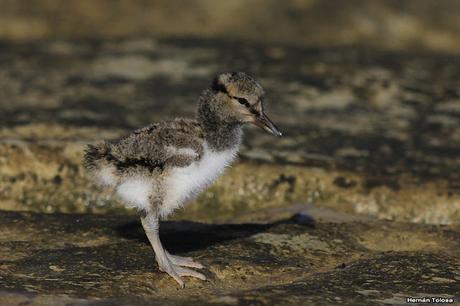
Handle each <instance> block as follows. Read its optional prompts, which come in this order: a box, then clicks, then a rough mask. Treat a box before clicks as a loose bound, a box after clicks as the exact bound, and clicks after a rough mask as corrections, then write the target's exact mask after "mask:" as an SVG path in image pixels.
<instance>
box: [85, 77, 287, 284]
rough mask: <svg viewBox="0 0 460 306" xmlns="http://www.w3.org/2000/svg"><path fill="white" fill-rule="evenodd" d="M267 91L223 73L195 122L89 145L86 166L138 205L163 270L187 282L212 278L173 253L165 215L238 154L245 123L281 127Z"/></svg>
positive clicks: (164, 125) (272, 129) (203, 97)
mask: <svg viewBox="0 0 460 306" xmlns="http://www.w3.org/2000/svg"><path fill="white" fill-rule="evenodd" d="M263 98H264V90H263V89H262V86H261V85H260V84H259V83H257V82H256V81H255V80H254V79H253V78H251V77H250V76H248V75H247V74H245V73H243V72H234V73H223V74H220V75H218V76H216V77H215V79H214V81H213V83H212V86H211V87H210V88H208V89H206V90H205V91H204V92H203V93H202V94H201V97H200V99H199V106H198V114H197V118H196V119H195V120H190V119H180V118H178V119H174V120H170V121H164V122H161V123H154V124H151V125H149V126H146V127H144V128H141V129H138V130H136V131H134V132H133V133H132V134H130V135H128V136H126V137H124V138H121V139H119V140H117V141H102V142H99V143H97V144H96V145H87V147H86V149H85V156H84V165H85V167H86V169H87V170H88V172H89V174H90V175H91V177H92V178H94V180H95V181H96V182H98V183H99V184H100V185H104V186H108V187H112V188H114V189H115V191H116V193H117V195H118V196H119V197H120V199H121V200H122V201H123V203H124V204H125V205H126V206H127V207H132V208H136V209H137V210H138V211H139V212H140V215H141V223H142V226H143V228H144V230H145V233H146V235H147V238H148V240H149V241H150V244H151V245H152V248H153V250H154V252H155V257H156V261H157V263H158V266H159V268H160V270H161V271H163V272H166V273H168V274H169V275H170V276H171V277H173V278H174V279H175V280H176V281H177V282H178V283H179V285H180V286H181V287H184V282H183V280H182V277H183V276H192V277H196V278H199V279H202V280H206V277H205V276H204V275H203V274H202V273H199V272H197V271H196V270H193V269H190V268H196V269H201V268H203V266H202V265H201V264H200V263H198V262H196V261H194V260H193V259H192V258H189V257H180V256H175V255H171V254H170V253H168V251H166V250H165V249H164V248H163V246H162V244H161V241H160V237H159V220H160V219H162V218H166V217H167V216H168V215H169V214H171V213H172V212H173V211H174V210H175V209H177V208H179V207H182V206H183V205H184V204H186V203H187V202H189V201H190V200H192V199H193V198H194V197H195V196H197V195H198V194H199V193H200V192H201V191H203V190H204V189H205V188H206V187H208V186H209V185H210V184H211V183H212V182H213V181H214V180H215V179H216V178H217V177H218V176H219V175H220V174H222V172H223V171H224V169H225V167H226V166H228V165H229V164H230V163H231V162H232V161H233V160H234V158H235V156H236V154H237V152H238V148H239V146H240V143H241V138H242V126H243V125H244V124H245V123H252V124H255V125H257V126H259V127H261V128H263V129H264V130H266V131H268V132H270V133H271V134H273V135H276V136H281V132H280V131H279V130H278V128H277V127H276V126H275V125H274V124H273V123H272V122H271V120H270V119H269V118H268V117H267V116H266V115H265V113H264V108H263Z"/></svg>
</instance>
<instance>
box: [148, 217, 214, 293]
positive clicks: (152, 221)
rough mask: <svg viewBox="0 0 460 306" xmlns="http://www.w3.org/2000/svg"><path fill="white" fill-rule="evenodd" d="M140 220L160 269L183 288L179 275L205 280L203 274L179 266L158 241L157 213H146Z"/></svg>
mask: <svg viewBox="0 0 460 306" xmlns="http://www.w3.org/2000/svg"><path fill="white" fill-rule="evenodd" d="M141 222H142V226H143V228H144V230H145V233H146V235H147V238H148V239H149V241H150V244H151V245H152V248H153V251H154V252H155V257H156V260H157V263H158V266H159V268H160V270H161V271H163V272H166V273H168V274H169V275H170V276H171V277H172V278H174V279H175V280H176V282H177V283H178V284H179V286H181V287H182V288H184V287H185V285H184V281H183V280H182V278H181V276H192V277H196V278H199V279H202V280H206V277H205V276H204V275H203V274H201V273H199V272H196V271H194V270H191V269H187V268H184V267H181V264H180V263H179V262H178V261H177V260H174V259H172V258H174V257H173V256H172V255H169V254H168V253H167V252H166V250H165V249H164V248H163V245H162V244H161V241H160V235H159V219H158V216H157V215H155V214H153V213H151V214H147V215H146V216H145V217H142V218H141ZM170 257H171V259H170Z"/></svg>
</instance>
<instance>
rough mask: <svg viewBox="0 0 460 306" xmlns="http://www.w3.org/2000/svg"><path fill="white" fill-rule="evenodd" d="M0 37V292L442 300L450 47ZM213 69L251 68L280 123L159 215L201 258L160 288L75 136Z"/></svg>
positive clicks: (30, 298) (120, 297) (135, 123)
mask: <svg viewBox="0 0 460 306" xmlns="http://www.w3.org/2000/svg"><path fill="white" fill-rule="evenodd" d="M1 49H2V52H1V53H0V209H2V210H3V211H2V212H0V291H1V294H0V304H1V305H3V304H5V305H20V304H23V303H32V305H49V304H53V303H54V304H59V303H60V304H82V305H87V304H88V303H90V304H96V305H109V304H110V305H114V304H117V303H118V304H119V305H126V304H142V303H144V304H152V305H156V304H159V305H165V304H166V305H167V304H171V305H176V304H181V303H184V302H185V301H187V303H190V304H196V305H203V304H229V305H231V304H251V305H253V304H256V305H259V304H260V305H263V304H270V303H277V304H293V305H298V304H308V303H312V302H314V303H321V302H324V303H328V304H338V303H347V304H350V303H353V304H366V303H367V304H369V305H371V304H372V305H374V304H379V303H380V304H382V303H393V304H395V303H403V302H404V301H405V298H406V296H426V295H430V296H431V295H434V296H442V297H455V298H457V301H458V298H460V297H459V296H455V295H456V294H458V292H460V290H459V289H460V288H459V285H458V284H459V281H460V254H459V243H460V233H459V228H458V224H459V222H460V188H459V186H460V177H459V176H460V174H459V173H460V171H459V170H460V158H459V157H458V154H457V152H458V150H459V149H460V148H459V143H460V142H459V139H460V91H459V88H460V86H459V85H460V84H459V83H460V57H456V56H446V55H428V54H417V53H413V52H412V53H390V52H378V51H372V50H366V49H352V48H327V49H326V48H324V49H313V48H310V49H309V48H300V47H288V46H284V45H280V44H265V45H260V44H259V45H258V44H250V43H242V42H239V41H228V40H227V41H223V40H218V39H209V40H203V39H181V38H177V39H160V40H154V39H150V38H144V39H143V38H136V39H129V40H110V41H109V40H107V41H100V40H98V41H81V42H75V41H73V42H65V41H53V42H41V43H22V44H19V43H6V42H4V43H2V44H1ZM227 70H243V71H246V72H248V73H251V74H253V75H254V76H256V77H257V79H258V80H259V81H260V82H261V83H262V84H263V85H264V87H265V88H266V92H267V101H266V104H267V110H268V113H269V114H270V115H271V117H272V119H273V121H275V122H277V123H278V125H279V127H280V129H281V130H282V131H283V132H284V134H285V136H284V137H282V138H272V137H271V136H270V135H266V134H264V132H263V131H260V130H258V129H256V128H248V129H247V130H246V139H245V142H244V144H243V148H242V151H241V155H240V158H239V159H238V161H237V163H236V164H235V166H234V167H232V168H230V169H229V170H228V171H227V172H226V174H225V175H224V176H223V177H222V178H221V179H219V181H218V182H217V183H216V184H215V185H214V186H213V187H212V188H210V189H209V191H207V192H205V193H204V194H203V195H202V196H201V197H199V198H198V199H197V201H195V202H194V203H192V204H191V205H190V206H188V207H187V208H186V209H185V210H183V211H181V212H179V214H177V215H176V216H175V217H174V218H173V220H172V221H169V222H166V223H164V224H163V225H162V229H163V231H162V235H163V240H164V241H165V244H166V246H167V247H168V248H169V249H170V250H171V251H172V252H176V253H180V254H187V255H190V256H194V257H196V258H197V259H199V260H200V261H201V262H202V263H203V264H205V265H206V266H207V267H208V268H207V270H206V273H207V275H208V276H209V278H210V281H208V282H204V283H203V282H200V281H197V280H188V281H187V288H186V289H185V290H178V289H177V288H176V285H175V283H174V282H173V281H171V280H170V279H169V278H168V277H167V276H166V275H164V274H162V273H160V272H159V271H158V270H157V267H156V265H155V263H154V258H153V254H152V252H151V250H150V247H149V245H148V244H147V243H146V240H145V237H144V235H143V233H142V230H141V227H140V225H139V223H138V221H137V219H136V218H135V217H134V216H133V215H132V213H131V212H129V211H126V210H124V209H123V208H122V207H121V206H120V205H119V203H118V202H117V200H116V199H115V198H114V197H113V195H112V194H111V192H110V191H101V190H98V189H97V188H95V187H94V186H92V184H91V183H90V182H89V181H88V179H87V178H86V176H85V173H84V171H83V169H82V167H81V157H82V150H83V146H84V144H86V143H90V142H94V141H96V140H97V139H100V138H106V139H113V138H116V137H119V136H121V135H124V134H125V133H126V132H128V131H129V130H132V129H135V128H137V127H140V126H143V125H146V124H148V123H150V122H152V121H157V120H161V119H164V118H165V117H173V116H178V115H179V116H193V115H194V110H195V107H196V101H197V97H198V95H199V94H200V92H201V90H202V89H204V88H205V87H206V86H208V84H209V83H210V80H211V79H212V76H213V75H214V74H216V73H217V72H221V71H227ZM17 210H22V211H29V212H23V213H19V212H12V211H17ZM8 211H10V212H8ZM44 213H54V214H44ZM60 213H71V214H60ZM75 213H97V214H98V215H97V214H96V215H94V214H75ZM183 220H187V221H183ZM185 237H186V239H185Z"/></svg>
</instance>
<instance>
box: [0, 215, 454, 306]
mask: <svg viewBox="0 0 460 306" xmlns="http://www.w3.org/2000/svg"><path fill="white" fill-rule="evenodd" d="M315 219H316V218H315ZM316 221H317V222H315V223H314V224H308V225H302V224H298V223H295V222H293V221H289V220H279V221H277V222H275V223H268V224H249V223H244V224H222V225H211V224H203V223H195V222H184V221H181V222H179V221H172V222H164V223H162V225H161V235H162V240H163V241H164V243H165V246H166V248H167V249H168V250H170V251H171V252H173V253H178V254H182V255H187V256H193V257H194V258H196V259H197V260H199V261H200V262H202V263H203V264H204V265H205V266H206V267H207V268H206V270H205V271H204V273H205V274H206V275H208V278H209V280H208V281H206V282H203V281H199V280H195V279H186V288H185V289H183V290H179V289H178V288H177V286H176V283H175V282H174V281H173V280H172V279H171V278H169V277H168V276H167V275H165V274H164V273H161V272H159V270H158V268H157V266H156V264H155V261H154V256H153V252H152V250H151V248H150V246H149V244H148V242H147V239H146V237H145V235H144V233H143V231H142V228H141V226H140V223H139V222H138V220H137V219H136V218H133V217H129V216H115V215H114V216H97V215H59V214H55V215H45V214H33V213H13V212H1V213H0V304H2V305H5V304H6V305H22V304H21V303H26V302H27V303H34V304H33V305H60V304H63V303H71V304H72V305H88V304H89V305H126V304H139V303H141V304H146V305H181V304H184V303H187V304H191V305H217V304H230V305H232V304H235V305H239V304H246V303H249V304H258V305H273V304H283V305H304V304H311V303H321V302H323V303H329V304H350V303H359V304H366V305H376V304H384V303H385V302H388V301H393V302H394V301H396V302H404V301H405V298H406V297H409V296H419V295H431V296H446V297H450V298H455V299H458V298H460V296H458V293H459V292H460V287H459V285H458V284H459V281H460V253H459V252H458V250H459V247H460V239H459V237H460V232H459V229H458V228H457V227H449V226H430V225H414V224H405V223H394V222H383V221H366V222H361V221H352V222H346V223H337V222H334V223H331V222H322V221H320V220H316Z"/></svg>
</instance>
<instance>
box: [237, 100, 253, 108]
mask: <svg viewBox="0 0 460 306" xmlns="http://www.w3.org/2000/svg"><path fill="white" fill-rule="evenodd" d="M236 99H237V100H238V102H239V103H240V104H243V105H244V106H246V107H249V106H251V105H250V104H249V102H248V100H246V99H245V98H236Z"/></svg>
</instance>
